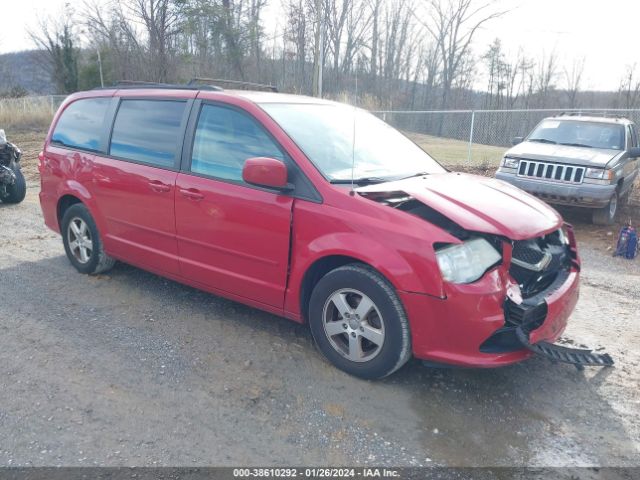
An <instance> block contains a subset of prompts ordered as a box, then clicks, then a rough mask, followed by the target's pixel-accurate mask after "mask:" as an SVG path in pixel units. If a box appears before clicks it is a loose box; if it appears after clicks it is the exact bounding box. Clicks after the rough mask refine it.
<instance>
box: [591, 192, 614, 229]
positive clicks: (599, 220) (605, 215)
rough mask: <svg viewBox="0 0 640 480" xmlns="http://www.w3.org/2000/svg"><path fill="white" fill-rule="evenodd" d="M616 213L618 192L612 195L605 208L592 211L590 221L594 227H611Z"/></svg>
mask: <svg viewBox="0 0 640 480" xmlns="http://www.w3.org/2000/svg"><path fill="white" fill-rule="evenodd" d="M616 213H618V192H615V193H614V194H613V196H612V197H611V198H610V199H609V203H608V204H607V206H606V207H602V208H598V209H597V210H594V211H593V214H592V217H591V221H592V222H593V223H594V224H595V225H611V224H612V223H613V221H614V220H615V218H616Z"/></svg>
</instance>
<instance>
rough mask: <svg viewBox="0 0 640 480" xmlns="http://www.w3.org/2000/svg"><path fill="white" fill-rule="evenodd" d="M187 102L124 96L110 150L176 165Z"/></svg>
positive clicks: (117, 154)
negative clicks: (126, 98)
mask: <svg viewBox="0 0 640 480" xmlns="http://www.w3.org/2000/svg"><path fill="white" fill-rule="evenodd" d="M185 105H186V103H185V102H183V101H174V100H123V101H122V102H121V104H120V108H118V113H117V115H116V121H115V123H114V125H113V133H112V135H111V146H110V150H109V153H110V154H111V155H113V156H114V157H118V158H124V159H127V160H133V161H136V162H142V163H147V164H149V165H153V166H158V167H165V168H166V167H174V166H175V163H176V155H177V151H178V145H180V131H181V129H180V124H181V122H182V117H183V114H184V109H185Z"/></svg>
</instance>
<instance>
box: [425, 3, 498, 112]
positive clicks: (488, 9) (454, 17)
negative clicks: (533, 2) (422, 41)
mask: <svg viewBox="0 0 640 480" xmlns="http://www.w3.org/2000/svg"><path fill="white" fill-rule="evenodd" d="M423 1H424V4H425V5H424V6H425V8H426V15H424V17H423V15H422V14H416V18H417V19H418V20H419V21H420V22H421V23H422V24H423V25H424V26H425V28H426V29H427V31H428V32H429V34H430V35H431V36H432V38H433V41H434V42H435V44H436V46H437V48H438V52H439V55H440V60H441V65H442V66H441V75H442V97H441V108H446V107H447V105H448V101H449V95H450V93H451V88H452V86H453V85H454V83H455V82H456V81H457V80H458V77H459V76H460V75H461V74H462V71H463V67H464V66H465V63H466V64H468V63H469V60H468V57H469V55H470V48H471V43H472V41H473V38H474V36H475V34H476V33H477V31H478V29H480V28H481V27H482V26H483V25H484V24H486V23H487V22H489V21H491V20H493V19H496V18H498V17H501V16H503V15H504V14H506V13H507V11H506V10H496V8H495V4H496V1H495V0H482V1H478V0H423Z"/></svg>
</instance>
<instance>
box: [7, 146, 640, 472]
mask: <svg viewBox="0 0 640 480" xmlns="http://www.w3.org/2000/svg"><path fill="white" fill-rule="evenodd" d="M40 138H41V137H40ZM25 171H27V172H28V174H29V178H30V181H29V192H28V195H27V199H26V200H25V202H24V203H22V204H20V205H11V206H10V205H0V466H9V465H11V466H18V465H84V466H90V465H109V466H115V465H139V466H146V465H246V464H252V465H255V464H262V465H271V464H280V465H307V464H312V465H327V464H336V465H338V464H342V465H361V464H376V465H396V466H398V465H407V466H409V465H415V466H419V465H443V466H500V465H506V466H514V465H515V466H521V465H529V466H640V418H639V417H640V416H639V414H638V413H639V412H640V397H638V391H640V350H639V349H638V345H639V344H640V334H639V329H638V324H637V322H638V319H639V318H640V290H639V288H638V287H639V285H640V284H639V282H638V280H640V259H639V260H636V261H635V262H628V261H624V260H620V259H612V258H611V256H610V253H609V252H608V250H607V249H608V248H609V247H610V246H611V243H612V242H613V240H612V238H613V236H615V233H611V232H613V231H607V230H606V229H604V230H603V229H595V227H587V226H584V225H582V224H581V223H580V222H581V218H580V215H576V214H574V213H572V212H568V215H569V218H570V220H571V221H574V222H576V223H577V224H578V226H579V231H578V234H579V241H580V242H581V245H582V250H581V253H582V256H583V261H584V273H583V288H582V292H581V299H580V302H579V305H578V309H577V311H576V312H575V314H574V316H573V317H572V320H571V324H570V327H569V329H568V330H567V333H566V337H567V339H570V340H571V341H574V342H575V343H576V344H578V345H579V344H586V345H589V346H591V347H595V348H599V347H606V350H607V351H608V352H610V353H611V354H612V355H613V356H614V358H615V359H616V361H617V365H616V367H615V368H610V369H587V370H586V371H584V372H579V371H577V370H576V369H575V368H573V367H571V366H568V365H561V364H557V365H553V364H551V363H549V362H548V361H546V360H545V359H541V358H534V359H531V360H529V361H527V362H524V363H521V364H518V365H514V366H511V367H506V368H502V369H497V370H463V369H430V368H426V367H424V366H422V365H421V364H420V363H419V362H417V361H411V362H410V363H409V364H408V365H407V366H406V367H405V368H403V369H402V370H401V371H399V372H398V373H397V374H395V375H393V376H392V377H391V378H388V379H386V380H384V381H379V382H366V381H362V380H358V379H355V378H351V377H349V376H347V375H346V374H343V373H342V372H340V371H338V370H336V369H334V368H333V367H331V366H330V365H329V364H328V363H327V362H326V361H324V360H323V358H322V357H321V356H320V354H319V353H318V352H317V351H316V350H315V348H314V346H313V344H312V340H311V336H310V334H309V332H308V331H307V329H306V327H304V326H300V325H297V324H294V323H291V322H289V321H287V320H284V319H281V318H278V317H275V316H272V315H269V314H266V313H263V312H260V311H258V310H254V309H251V308H249V307H245V306H242V305H239V304H236V303H234V302H230V301H227V300H223V299H220V298H217V297H214V296H211V295H208V294H205V293H203V292H199V291H197V290H195V289H192V288H188V287H185V286H182V285H179V284H177V283H174V282H171V281H169V280H165V279H163V278H160V277H157V276H155V275H152V274H149V273H146V272H144V271H141V270H138V269H136V268H133V267H129V266H127V265H123V264H118V265H117V266H116V268H115V269H114V270H113V271H112V272H110V273H109V274H108V275H102V276H97V277H87V276H83V275H80V274H78V273H76V271H75V270H74V269H73V268H72V267H71V266H70V264H69V263H68V262H67V260H66V258H65V256H64V250H63V247H62V243H61V241H60V239H59V238H58V236H57V235H55V234H54V233H52V232H50V231H48V230H47V229H46V228H45V227H44V225H43V222H42V217H41V213H40V208H39V204H38V199H37V192H38V184H37V182H35V170H34V168H33V159H32V158H31V157H29V158H27V157H25ZM609 233H611V235H609Z"/></svg>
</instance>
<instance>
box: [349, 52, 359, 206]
mask: <svg viewBox="0 0 640 480" xmlns="http://www.w3.org/2000/svg"><path fill="white" fill-rule="evenodd" d="M357 105H358V62H356V98H355V99H354V102H353V138H352V142H351V192H349V193H350V194H351V195H354V193H355V185H354V178H353V175H354V170H355V168H356V114H357V113H358V109H357Z"/></svg>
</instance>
